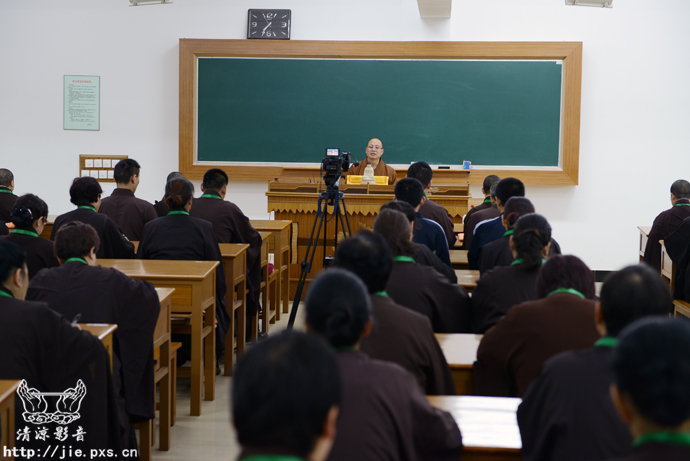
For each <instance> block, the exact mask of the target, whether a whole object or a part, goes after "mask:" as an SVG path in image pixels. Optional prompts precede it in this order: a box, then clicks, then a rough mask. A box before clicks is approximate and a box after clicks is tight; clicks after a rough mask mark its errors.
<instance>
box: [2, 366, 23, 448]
mask: <svg viewBox="0 0 690 461" xmlns="http://www.w3.org/2000/svg"><path fill="white" fill-rule="evenodd" d="M19 383H21V381H17V380H13V379H2V380H0V429H2V432H0V450H2V449H3V447H5V448H7V449H8V450H11V449H12V448H14V442H15V427H14V424H15V419H14V418H15V407H14V394H15V393H16V392H17V388H19ZM2 454H3V453H2V452H0V456H1V455H2ZM2 459H14V457H4V456H3V457H2Z"/></svg>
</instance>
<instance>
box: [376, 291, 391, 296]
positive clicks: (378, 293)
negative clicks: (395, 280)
mask: <svg viewBox="0 0 690 461" xmlns="http://www.w3.org/2000/svg"><path fill="white" fill-rule="evenodd" d="M373 296H383V297H384V298H390V296H388V293H386V292H385V291H377V292H376V293H373Z"/></svg>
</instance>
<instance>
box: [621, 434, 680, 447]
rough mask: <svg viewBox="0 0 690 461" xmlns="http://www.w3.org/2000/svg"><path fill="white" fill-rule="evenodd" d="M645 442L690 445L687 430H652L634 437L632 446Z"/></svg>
mask: <svg viewBox="0 0 690 461" xmlns="http://www.w3.org/2000/svg"><path fill="white" fill-rule="evenodd" d="M647 442H657V443H664V444H667V445H685V446H690V434H688V433H687V432H652V433H650V434H645V435H641V436H639V437H638V438H636V439H635V441H634V442H633V447H636V446H638V445H641V444H643V443H647Z"/></svg>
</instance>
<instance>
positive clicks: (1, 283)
mask: <svg viewBox="0 0 690 461" xmlns="http://www.w3.org/2000/svg"><path fill="white" fill-rule="evenodd" d="M28 286H29V277H28V272H27V268H26V262H25V255H24V252H23V251H22V250H21V248H19V247H18V246H17V245H16V244H14V243H12V242H8V241H5V240H0V379H12V380H24V381H25V385H24V384H23V385H22V389H20V390H19V392H18V393H17V394H16V395H15V408H16V412H15V430H16V432H24V430H27V431H29V433H30V439H29V440H28V441H26V440H25V439H24V437H17V439H16V440H15V444H16V445H15V446H16V447H17V448H25V449H34V450H38V453H45V450H46V449H48V446H49V445H50V444H51V441H52V444H53V447H54V446H55V443H58V442H56V441H53V439H52V436H53V435H54V434H55V432H56V431H57V428H58V427H61V428H67V431H68V435H69V441H66V443H65V445H71V446H72V447H73V448H74V449H75V450H76V449H81V450H82V452H85V453H90V451H91V450H92V449H93V450H98V449H104V450H105V449H111V450H113V453H115V457H114V459H122V458H121V457H120V456H119V455H120V453H121V451H122V440H121V435H122V434H123V433H124V427H123V425H121V421H120V420H119V419H118V412H117V404H116V401H115V393H114V390H113V382H112V375H111V373H110V359H109V357H108V352H107V351H106V350H105V347H104V346H103V344H102V343H101V341H100V340H99V339H98V338H96V337H94V336H93V335H91V334H90V333H88V332H85V331H81V330H80V329H78V328H76V327H73V326H72V325H70V323H69V322H68V321H67V320H65V318H64V317H61V316H60V315H58V314H57V313H55V312H54V311H52V310H50V309H49V308H48V305H47V304H45V303H39V302H30V301H24V298H25V296H26V290H27V288H28ZM80 380H81V383H82V384H81V385H80V384H79V382H80ZM82 386H83V387H82ZM84 388H85V390H86V394H85V395H84V396H83V397H82V399H81V401H80V405H79V410H78V414H79V419H76V420H74V421H73V422H71V423H68V424H67V425H64V426H63V425H59V424H58V423H56V422H51V421H46V422H45V423H44V424H41V426H42V427H45V428H47V429H48V432H49V434H50V436H51V439H49V440H46V441H41V440H37V439H36V438H35V437H34V435H35V431H34V429H37V428H38V427H39V426H35V425H33V424H31V423H28V422H26V421H25V419H24V413H25V412H27V417H31V413H32V408H31V404H34V405H36V407H38V406H39V404H40V402H39V401H38V397H37V396H35V394H36V393H44V392H56V393H57V392H59V393H65V392H66V391H72V392H71V393H70V394H71V396H68V400H67V401H68V402H75V401H77V400H79V396H74V393H75V391H76V390H77V389H84ZM32 394H33V395H32ZM20 395H21V396H22V397H23V398H24V399H25V400H26V406H25V403H24V400H23V399H22V397H20ZM44 401H47V403H48V405H49V407H48V409H47V410H46V412H47V413H54V412H55V411H57V410H58V409H59V408H58V407H57V397H54V398H52V397H50V398H47V399H45V400H44ZM60 409H62V410H65V408H64V407H63V408H60ZM70 413H71V412H70ZM36 416H38V415H36ZM79 427H81V428H82V430H83V431H84V432H86V435H84V438H83V440H82V441H79V440H77V439H76V438H75V437H74V435H75V434H76V433H77V430H78V428H79ZM14 435H15V434H13V436H14ZM2 442H3V443H2V444H3V445H5V443H6V441H5V440H3V441H2ZM51 451H52V449H51ZM62 456H63V453H62V449H60V450H59V451H58V452H57V453H56V455H55V459H58V458H61V457H62ZM16 459H26V457H22V456H19V457H17V458H16ZM64 459H77V457H76V456H74V455H71V456H70V455H69V453H67V455H66V456H65V457H64ZM78 459H83V458H78Z"/></svg>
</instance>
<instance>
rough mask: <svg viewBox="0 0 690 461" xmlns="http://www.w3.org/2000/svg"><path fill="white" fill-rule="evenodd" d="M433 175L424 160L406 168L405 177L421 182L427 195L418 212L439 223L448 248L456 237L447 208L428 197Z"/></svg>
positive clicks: (451, 246) (453, 243)
mask: <svg viewBox="0 0 690 461" xmlns="http://www.w3.org/2000/svg"><path fill="white" fill-rule="evenodd" d="M433 175H434V172H433V170H432V169H431V167H430V166H429V164H428V163H426V162H417V163H413V164H412V165H410V167H409V168H408V169H407V177H408V178H415V179H416V180H418V181H419V182H421V183H422V186H424V195H425V196H427V198H426V201H425V202H424V204H423V205H422V206H421V207H419V212H420V213H421V214H422V216H423V217H424V218H426V219H431V220H432V221H436V222H437V223H439V224H440V225H441V227H442V228H443V232H445V234H446V239H448V248H453V245H455V241H456V240H457V239H458V237H457V235H455V227H454V225H453V221H452V220H451V219H450V215H449V214H448V210H446V209H445V208H444V207H443V205H439V204H438V203H436V202H434V201H433V200H431V199H429V197H428V195H429V190H430V189H431V178H432V177H433Z"/></svg>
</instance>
